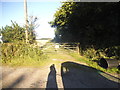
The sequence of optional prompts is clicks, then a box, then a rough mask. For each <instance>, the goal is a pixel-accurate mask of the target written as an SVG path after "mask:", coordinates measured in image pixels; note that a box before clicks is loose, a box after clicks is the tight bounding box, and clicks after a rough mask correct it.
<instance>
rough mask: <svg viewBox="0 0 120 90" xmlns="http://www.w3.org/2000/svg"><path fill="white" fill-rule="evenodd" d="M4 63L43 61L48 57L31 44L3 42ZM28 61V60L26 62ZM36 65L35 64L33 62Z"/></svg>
mask: <svg viewBox="0 0 120 90" xmlns="http://www.w3.org/2000/svg"><path fill="white" fill-rule="evenodd" d="M1 53H2V63H3V64H8V63H11V64H12V65H13V64H17V65H18V64H23V63H24V62H25V64H26V63H29V64H30V62H35V63H36V62H39V64H40V63H41V62H43V61H44V60H45V59H46V58H47V57H46V55H44V53H43V52H42V51H41V50H40V49H39V48H38V47H33V46H32V45H30V44H24V43H21V42H18V43H3V44H2V50H1ZM26 61H27V62H26ZM33 66H34V64H33Z"/></svg>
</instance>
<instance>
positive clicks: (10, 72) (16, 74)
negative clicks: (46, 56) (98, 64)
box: [2, 61, 119, 88]
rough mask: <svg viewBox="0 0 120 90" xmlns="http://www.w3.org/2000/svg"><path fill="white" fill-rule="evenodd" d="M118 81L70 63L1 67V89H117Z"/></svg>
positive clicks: (83, 66) (91, 69) (94, 70)
mask: <svg viewBox="0 0 120 90" xmlns="http://www.w3.org/2000/svg"><path fill="white" fill-rule="evenodd" d="M70 66H72V67H70ZM106 77H107V78H106ZM108 78H109V79H108ZM110 79H111V80H110ZM118 80H119V79H117V78H114V77H112V76H110V75H107V74H105V73H102V72H100V71H98V70H96V69H93V68H90V67H88V66H85V65H82V64H78V63H74V62H70V61H67V62H64V63H62V64H59V65H58V64H57V65H54V66H53V65H52V64H50V65H48V66H46V67H44V68H10V67H2V87H3V88H118V84H119V83H118V82H119V81H118Z"/></svg>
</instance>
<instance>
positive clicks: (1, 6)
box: [0, 0, 61, 39]
mask: <svg viewBox="0 0 120 90" xmlns="http://www.w3.org/2000/svg"><path fill="white" fill-rule="evenodd" d="M60 6H61V3H60V1H52V2H50V1H37V2H34V0H33V1H32V2H31V1H30V2H29V1H28V2H27V9H28V16H37V17H38V21H37V24H39V25H40V26H39V27H38V28H36V29H35V31H36V34H37V38H38V39H39V38H54V28H51V26H50V24H48V22H50V21H52V20H53V15H54V13H55V12H56V10H58V8H59V7H60ZM0 13H1V14H0V15H1V16H0V21H2V22H0V27H2V26H3V27H5V26H6V25H11V20H12V21H13V22H14V21H15V22H17V23H18V24H19V25H20V26H23V25H24V24H25V17H24V3H23V2H14V1H11V2H7V1H6V2H0Z"/></svg>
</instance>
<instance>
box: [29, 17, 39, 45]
mask: <svg viewBox="0 0 120 90" xmlns="http://www.w3.org/2000/svg"><path fill="white" fill-rule="evenodd" d="M37 21H38V18H37V17H35V16H29V19H28V35H29V36H28V38H29V42H30V43H33V42H34V40H35V39H36V33H35V29H36V28H38V27H39V24H37Z"/></svg>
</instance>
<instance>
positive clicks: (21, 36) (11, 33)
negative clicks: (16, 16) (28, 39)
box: [1, 22, 25, 42]
mask: <svg viewBox="0 0 120 90" xmlns="http://www.w3.org/2000/svg"><path fill="white" fill-rule="evenodd" d="M1 33H2V35H3V41H4V42H16V41H24V40H25V29H24V28H22V27H20V26H19V25H18V24H17V23H16V22H14V23H13V22H12V25H11V26H6V27H4V28H2V31H1Z"/></svg>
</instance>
